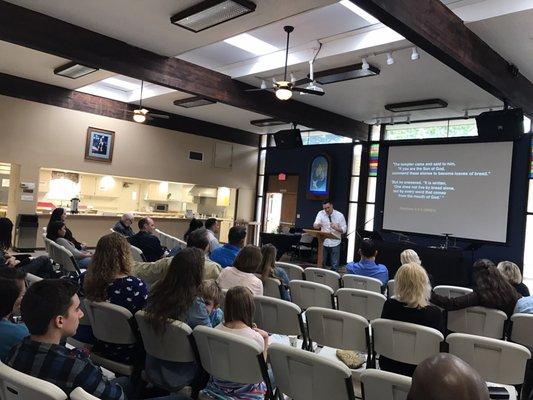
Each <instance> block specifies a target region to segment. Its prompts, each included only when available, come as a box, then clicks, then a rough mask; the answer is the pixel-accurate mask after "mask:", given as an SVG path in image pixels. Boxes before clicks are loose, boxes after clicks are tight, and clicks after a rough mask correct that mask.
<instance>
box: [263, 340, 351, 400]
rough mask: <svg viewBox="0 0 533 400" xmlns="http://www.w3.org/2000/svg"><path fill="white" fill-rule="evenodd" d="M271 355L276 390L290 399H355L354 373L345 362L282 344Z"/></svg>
mask: <svg viewBox="0 0 533 400" xmlns="http://www.w3.org/2000/svg"><path fill="white" fill-rule="evenodd" d="M268 354H269V358H270V365H271V366H272V372H273V373H274V380H275V382H276V386H277V387H278V389H279V390H280V391H281V392H283V393H284V394H286V395H287V396H289V397H290V398H292V399H294V400H324V399H328V400H353V399H355V396H354V392H353V384H352V374H351V371H350V369H349V368H348V367H347V366H346V365H344V364H343V363H342V362H340V361H338V360H334V359H328V358H326V357H322V356H320V355H318V354H314V353H311V352H309V351H305V350H300V349H295V348H293V347H290V346H286V345H282V344H279V343H274V344H272V345H271V346H270V347H269V348H268Z"/></svg>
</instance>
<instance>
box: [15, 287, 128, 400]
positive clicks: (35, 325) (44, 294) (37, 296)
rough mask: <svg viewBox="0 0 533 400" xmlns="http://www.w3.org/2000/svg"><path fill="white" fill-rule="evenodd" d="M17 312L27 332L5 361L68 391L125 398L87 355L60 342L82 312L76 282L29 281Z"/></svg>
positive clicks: (73, 328)
mask: <svg viewBox="0 0 533 400" xmlns="http://www.w3.org/2000/svg"><path fill="white" fill-rule="evenodd" d="M21 313H22V318H23V320H24V322H25V323H26V326H27V327H28V330H29V331H30V336H28V337H26V338H25V339H24V340H23V341H22V343H19V344H18V345H16V346H14V347H13V348H12V349H11V350H10V352H9V355H8V356H7V358H6V360H7V362H6V363H7V365H9V366H11V367H12V368H14V369H16V370H18V371H20V372H23V373H25V374H28V375H32V376H34V377H37V378H40V379H43V380H45V381H48V382H51V383H53V384H54V385H56V386H58V387H60V388H61V389H62V390H63V391H64V392H65V393H66V394H67V395H70V392H72V391H73V390H74V389H75V388H76V387H78V386H79V387H81V388H82V389H84V390H85V391H86V392H88V393H90V394H92V395H94V396H96V397H98V398H100V399H104V400H126V395H125V393H124V390H123V388H122V387H121V386H120V385H119V384H117V383H115V382H113V381H109V380H108V379H107V378H106V377H104V375H103V374H102V371H101V369H100V368H99V367H97V366H95V365H94V364H93V363H92V362H91V361H90V360H89V358H88V355H87V354H85V353H84V352H83V351H80V350H76V349H73V350H69V349H67V348H66V347H64V346H61V345H60V344H59V342H60V341H61V339H62V338H66V337H69V336H72V335H74V334H75V333H76V329H77V328H78V325H79V321H80V318H82V317H83V312H82V311H81V310H80V299H79V298H78V295H77V294H76V286H74V285H73V284H72V283H70V282H68V281H65V280H44V281H40V282H37V283H35V284H33V285H32V286H31V287H30V288H29V289H28V291H27V292H26V295H25V296H24V298H23V300H22V305H21Z"/></svg>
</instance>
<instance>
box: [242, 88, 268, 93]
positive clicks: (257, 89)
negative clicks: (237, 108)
mask: <svg viewBox="0 0 533 400" xmlns="http://www.w3.org/2000/svg"><path fill="white" fill-rule="evenodd" d="M261 90H268V88H254V89H245V90H244V91H245V92H260V91H261Z"/></svg>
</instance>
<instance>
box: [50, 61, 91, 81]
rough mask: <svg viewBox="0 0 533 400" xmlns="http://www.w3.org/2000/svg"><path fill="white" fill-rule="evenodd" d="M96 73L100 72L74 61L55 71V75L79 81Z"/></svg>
mask: <svg viewBox="0 0 533 400" xmlns="http://www.w3.org/2000/svg"><path fill="white" fill-rule="evenodd" d="M95 71H98V68H92V67H87V66H86V65H82V64H78V63H76V62H74V61H72V62H69V63H67V64H65V65H62V66H60V67H57V68H56V69H54V74H56V75H60V76H64V77H66V78H70V79H77V78H81V77H82V76H85V75H88V74H91V73H93V72H95Z"/></svg>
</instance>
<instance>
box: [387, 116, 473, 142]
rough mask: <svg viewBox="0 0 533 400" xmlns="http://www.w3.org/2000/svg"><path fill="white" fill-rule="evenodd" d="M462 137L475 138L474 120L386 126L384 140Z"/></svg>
mask: <svg viewBox="0 0 533 400" xmlns="http://www.w3.org/2000/svg"><path fill="white" fill-rule="evenodd" d="M464 136H477V127H476V120H475V119H473V118H471V119H460V120H453V121H436V122H417V123H412V124H396V125H387V126H386V128H385V140H407V139H436V138H447V137H464Z"/></svg>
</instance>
